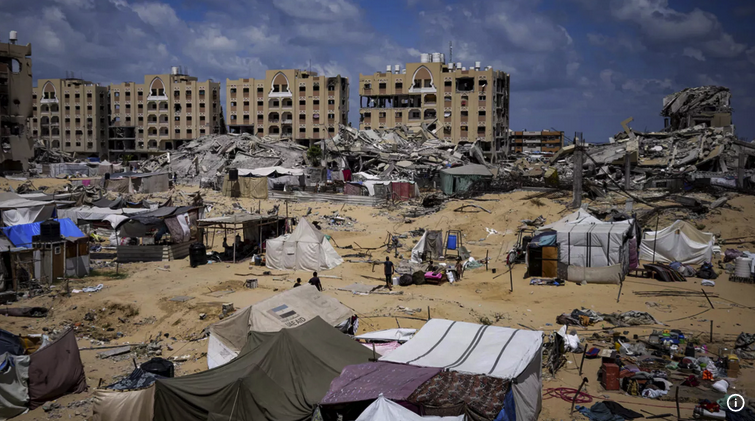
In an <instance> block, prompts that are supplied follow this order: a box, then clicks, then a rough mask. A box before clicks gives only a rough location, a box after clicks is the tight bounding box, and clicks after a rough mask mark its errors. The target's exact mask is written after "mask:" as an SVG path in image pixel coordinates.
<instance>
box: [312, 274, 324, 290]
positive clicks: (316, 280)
mask: <svg viewBox="0 0 755 421" xmlns="http://www.w3.org/2000/svg"><path fill="white" fill-rule="evenodd" d="M309 284H310V285H314V286H316V287H317V290H318V291H322V282H320V278H318V277H317V272H313V273H312V279H310V280H309Z"/></svg>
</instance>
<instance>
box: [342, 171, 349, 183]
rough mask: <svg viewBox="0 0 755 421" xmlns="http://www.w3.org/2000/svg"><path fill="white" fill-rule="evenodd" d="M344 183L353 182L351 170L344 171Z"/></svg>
mask: <svg viewBox="0 0 755 421" xmlns="http://www.w3.org/2000/svg"><path fill="white" fill-rule="evenodd" d="M343 181H351V170H343Z"/></svg>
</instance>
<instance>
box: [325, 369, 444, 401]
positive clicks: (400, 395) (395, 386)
mask: <svg viewBox="0 0 755 421" xmlns="http://www.w3.org/2000/svg"><path fill="white" fill-rule="evenodd" d="M438 373H440V368H428V367H415V366H407V365H404V364H393V363H384V362H374V363H364V364H357V365H350V366H348V367H346V368H344V369H343V371H342V372H341V375H340V376H338V377H336V378H335V379H333V382H331V383H330V389H329V390H328V393H327V394H326V395H325V397H324V398H323V399H322V401H321V402H320V403H321V404H323V405H334V404H340V403H348V402H359V401H366V400H371V399H376V398H377V397H378V396H385V397H387V398H388V399H393V400H399V401H403V400H406V399H407V398H409V396H411V394H412V393H414V391H415V390H416V389H417V388H418V387H420V386H421V385H422V384H423V383H424V382H426V381H428V380H430V379H431V378H432V377H434V376H436V375H437V374H438Z"/></svg>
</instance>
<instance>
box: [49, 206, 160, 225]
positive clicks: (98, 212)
mask: <svg viewBox="0 0 755 421" xmlns="http://www.w3.org/2000/svg"><path fill="white" fill-rule="evenodd" d="M149 211H150V210H149V209H147V208H118V209H113V208H109V207H95V206H79V207H75V208H68V209H58V217H59V218H68V219H70V220H72V221H73V222H74V223H75V224H80V223H84V222H100V221H107V220H108V219H109V218H108V217H109V216H111V215H117V216H122V217H123V218H122V219H120V221H123V220H125V219H127V218H128V216H129V215H137V214H140V213H146V212H149Z"/></svg>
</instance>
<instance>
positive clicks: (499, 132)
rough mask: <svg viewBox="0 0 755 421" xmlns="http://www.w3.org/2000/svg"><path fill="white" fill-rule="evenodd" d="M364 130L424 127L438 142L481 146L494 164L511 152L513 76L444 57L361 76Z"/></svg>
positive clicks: (427, 57)
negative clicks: (449, 60) (510, 113)
mask: <svg viewBox="0 0 755 421" xmlns="http://www.w3.org/2000/svg"><path fill="white" fill-rule="evenodd" d="M359 107H360V110H359V128H360V129H361V130H369V129H385V128H392V127H397V126H406V127H407V128H408V129H409V130H418V129H420V128H425V129H427V130H428V131H430V132H432V133H434V134H435V135H436V136H437V137H438V138H439V139H441V140H444V141H449V142H453V143H455V144H458V143H462V142H469V143H473V142H475V141H480V144H481V146H482V150H483V153H484V154H485V157H486V159H487V160H488V161H489V162H496V161H497V160H499V159H501V158H502V157H503V155H505V154H506V152H507V151H508V133H509V75H508V74H507V73H505V72H502V71H499V70H494V69H493V68H492V67H491V66H488V67H485V68H482V67H481V66H480V62H475V63H474V66H473V67H469V68H467V67H464V66H462V63H446V62H445V54H442V53H433V54H422V55H421V56H420V62H419V63H407V64H406V66H405V68H404V69H401V68H400V66H399V65H395V66H390V65H388V66H387V67H386V71H385V72H384V73H381V72H377V73H375V74H372V75H362V74H360V75H359Z"/></svg>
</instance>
